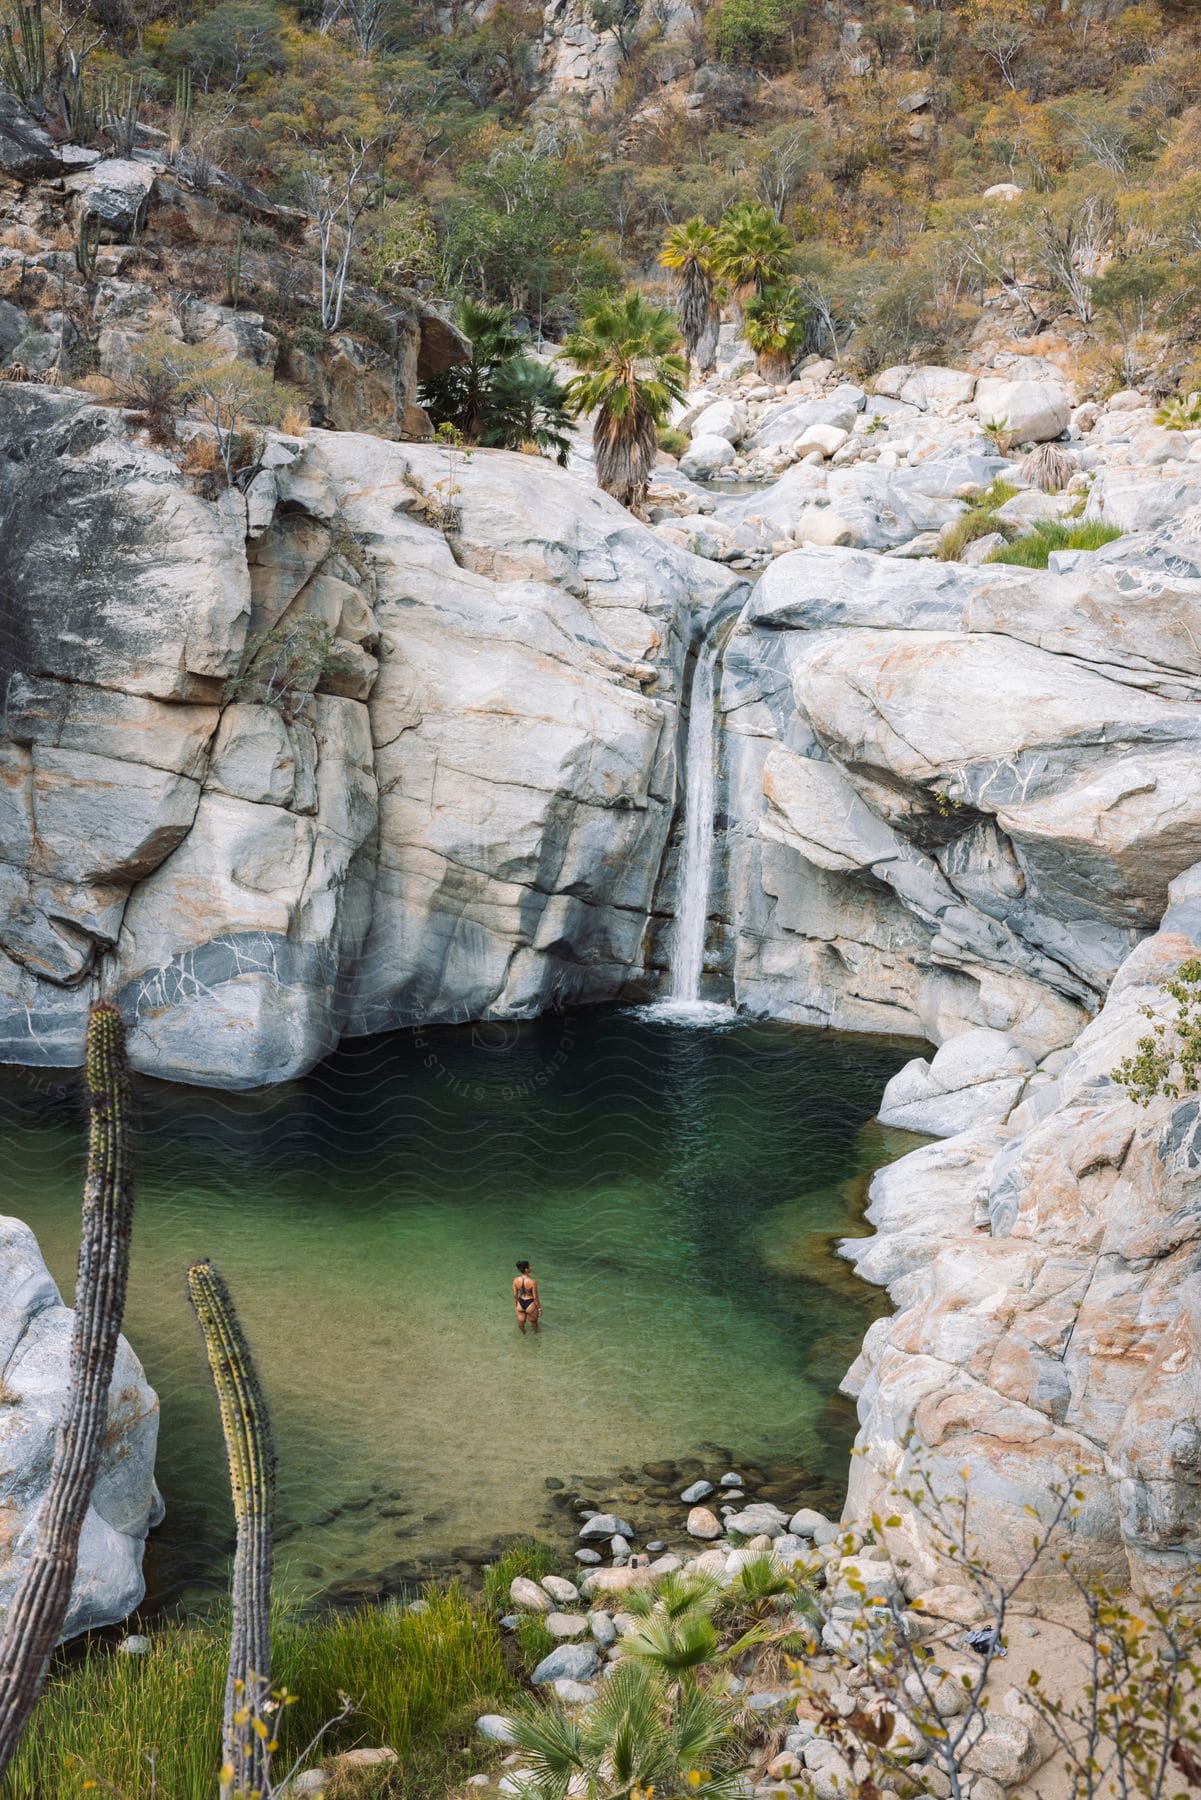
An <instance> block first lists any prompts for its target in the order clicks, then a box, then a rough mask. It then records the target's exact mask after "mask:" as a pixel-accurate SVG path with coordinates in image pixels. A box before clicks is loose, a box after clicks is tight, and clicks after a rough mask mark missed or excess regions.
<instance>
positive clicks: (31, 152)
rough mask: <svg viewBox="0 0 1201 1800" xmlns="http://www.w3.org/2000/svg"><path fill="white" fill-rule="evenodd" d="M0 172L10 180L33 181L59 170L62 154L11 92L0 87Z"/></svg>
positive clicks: (59, 171)
mask: <svg viewBox="0 0 1201 1800" xmlns="http://www.w3.org/2000/svg"><path fill="white" fill-rule="evenodd" d="M0 172H2V173H3V174H5V175H8V176H11V177H12V179H13V180H14V181H22V182H25V181H37V180H39V179H40V178H41V177H42V176H43V175H58V174H60V173H61V172H62V157H61V155H60V153H59V149H58V146H57V145H56V144H55V143H54V141H53V139H52V138H51V137H50V135H49V133H48V132H45V131H43V129H42V127H41V126H40V125H39V124H38V123H37V120H36V119H34V118H32V117H31V116H30V114H29V113H27V112H26V110H25V108H24V107H23V106H22V105H21V103H20V101H19V100H18V99H17V97H16V95H15V94H10V93H9V92H8V91H7V90H6V89H4V88H0Z"/></svg>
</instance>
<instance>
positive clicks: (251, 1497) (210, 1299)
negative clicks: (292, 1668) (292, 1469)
mask: <svg viewBox="0 0 1201 1800" xmlns="http://www.w3.org/2000/svg"><path fill="white" fill-rule="evenodd" d="M188 1294H189V1297H190V1299H191V1302H192V1305H193V1307H194V1308H195V1311H196V1317H197V1319H199V1321H200V1329H201V1331H202V1332H203V1334H204V1347H205V1350H206V1352H207V1354H208V1360H209V1368H210V1369H211V1370H212V1375H213V1385H214V1386H215V1387H216V1390H217V1399H218V1402H219V1404H220V1408H221V1429H222V1431H223V1433H224V1435H225V1451H226V1455H227V1456H228V1458H229V1485H230V1491H231V1493H232V1495H233V1503H234V1518H235V1520H236V1522H237V1545H236V1548H235V1551H234V1572H233V1627H232V1632H231V1637H230V1646H229V1673H228V1676H227V1678H226V1684H225V1717H224V1720H223V1723H222V1764H223V1767H222V1789H221V1791H222V1794H223V1795H225V1794H230V1795H242V1794H256V1793H263V1792H264V1791H265V1790H266V1785H267V1779H268V1773H269V1763H270V1751H269V1748H268V1739H269V1736H270V1733H269V1732H268V1731H267V1729H266V1723H267V1722H266V1720H265V1719H264V1717H263V1709H264V1704H265V1703H266V1702H267V1701H268V1700H269V1699H270V1693H271V1559H272V1522H273V1513H274V1508H275V1454H274V1450H273V1448H272V1443H271V1424H270V1420H269V1418H268V1416H267V1406H266V1402H265V1401H264V1399H263V1394H262V1389H261V1388H260V1386H259V1380H258V1375H257V1373H256V1371H255V1367H254V1361H253V1359H252V1357H251V1354H250V1350H249V1347H248V1346H247V1343H246V1338H245V1335H244V1333H243V1331H242V1327H241V1325H240V1323H239V1321H238V1315H237V1313H236V1312H235V1311H234V1306H233V1301H232V1299H231V1298H230V1293H229V1289H228V1288H227V1286H226V1285H225V1282H224V1280H223V1279H222V1277H221V1275H220V1273H219V1272H218V1271H217V1269H215V1268H214V1267H213V1264H212V1263H211V1262H198V1263H193V1264H192V1266H191V1268H190V1269H189V1270H188Z"/></svg>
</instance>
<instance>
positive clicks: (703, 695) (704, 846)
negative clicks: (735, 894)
mask: <svg viewBox="0 0 1201 1800" xmlns="http://www.w3.org/2000/svg"><path fill="white" fill-rule="evenodd" d="M717 656H718V644H717V641H716V640H715V639H711V640H710V641H709V642H708V643H706V644H702V645H701V648H700V651H699V652H698V654H697V659H696V667H695V670H694V672H693V676H692V697H691V700H690V702H689V712H688V741H687V744H686V746H685V754H684V833H683V835H684V842H683V846H682V849H681V855H680V880H679V889H678V893H679V898H678V901H677V904H676V934H675V943H674V944H673V946H672V953H671V998H672V1000H673V1001H675V1002H677V1003H679V1002H683V1003H684V1004H685V1005H688V1004H691V1003H695V1002H696V1001H699V999H700V997H701V970H702V967H703V965H704V958H705V920H706V918H707V916H708V912H709V883H710V880H711V878H712V871H713V808H714V800H715V793H716V785H717V782H716V778H717V770H716V761H717V758H716V756H715V754H714V751H715V745H714V742H713V678H714V670H715V668H716V664H717Z"/></svg>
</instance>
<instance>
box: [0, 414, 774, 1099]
mask: <svg viewBox="0 0 1201 1800" xmlns="http://www.w3.org/2000/svg"><path fill="white" fill-rule="evenodd" d="M0 436H2V437H3V439H4V441H5V442H6V443H7V444H8V445H9V446H10V449H11V452H12V453H11V454H10V455H9V457H8V458H7V459H6V460H5V461H4V463H3V464H2V465H0V594H2V595H3V603H4V620H5V630H4V634H3V637H2V639H0V693H3V696H4V707H5V710H4V716H3V734H2V736H0V896H2V901H3V904H2V905H0V1055H2V1056H4V1057H5V1058H7V1059H10V1060H18V1061H22V1062H43V1063H50V1064H55V1063H57V1064H63V1063H71V1062H75V1061H77V1060H78V1057H79V1055H80V1050H81V1046H82V1041H83V1021H84V1016H85V1013H86V1008H87V1005H88V1002H89V1000H90V999H91V998H92V997H93V995H94V994H95V993H96V992H98V991H103V992H105V993H107V994H110V995H114V994H115V995H116V996H117V997H118V998H119V999H120V1002H121V1004H122V1006H123V1008H124V1009H125V1011H126V1013H127V1016H128V1017H129V1020H130V1024H131V1043H130V1048H131V1055H132V1058H133V1061H134V1063H135V1066H137V1067H139V1068H141V1069H144V1070H148V1071H150V1072H152V1073H154V1074H157V1075H161V1076H166V1077H170V1078H173V1079H179V1080H185V1081H194V1082H200V1083H205V1084H210V1085H220V1086H231V1087H245V1086H254V1085H258V1084H261V1083H264V1082H269V1081H279V1080H285V1079H288V1078H289V1077H292V1076H295V1075H297V1074H299V1073H301V1072H302V1071H303V1070H305V1069H307V1068H309V1067H311V1066H312V1065H313V1063H314V1062H316V1061H317V1060H318V1059H319V1058H320V1057H321V1056H323V1055H324V1054H325V1053H326V1052H327V1051H329V1050H330V1049H331V1048H332V1047H333V1046H334V1045H335V1044H336V1043H337V1041H338V1039H339V1038H340V1037H341V1036H342V1035H343V1034H344V1033H346V1032H364V1031H374V1030H379V1029H382V1028H385V1027H388V1026H393V1025H400V1024H416V1023H420V1022H423V1021H432V1020H463V1019H469V1018H481V1017H504V1018H512V1017H529V1016H531V1015H533V1014H534V1013H536V1012H538V1011H540V1010H542V1009H543V1008H545V1007H548V1006H551V1005H555V1004H558V1003H562V1002H565V1001H568V1000H589V999H601V998H609V997H612V996H614V995H617V994H621V993H623V992H626V991H629V990H632V989H634V988H636V987H637V986H638V984H639V983H641V982H644V979H645V971H646V965H647V959H648V956H649V954H650V950H649V945H650V938H651V933H650V924H651V918H652V912H653V909H654V907H655V904H656V890H657V887H658V885H659V882H660V874H661V868H662V865H663V861H664V853H665V849H666V846H667V840H668V833H669V830H670V827H671V822H672V816H673V811H674V808H675V805H676V781H677V776H676V737H677V699H678V689H679V671H680V668H681V665H682V662H683V658H684V655H685V652H686V649H687V643H688V639H689V637H690V635H691V634H692V632H693V628H694V624H695V625H696V626H697V628H699V626H700V625H701V624H702V623H703V622H704V620H705V619H706V618H707V617H708V615H709V614H710V613H711V612H712V611H713V610H714V609H716V608H718V607H719V606H721V605H725V604H727V603H729V602H730V601H731V598H732V597H737V596H738V595H740V593H741V592H743V591H744V590H742V589H741V587H740V583H739V580H738V578H737V577H736V576H734V575H732V574H730V573H728V572H726V571H723V570H719V569H716V568H714V567H713V565H711V564H707V563H703V562H700V561H698V560H697V559H695V558H693V557H691V556H690V555H688V554H687V553H685V552H681V551H679V550H677V549H675V548H673V547H671V546H669V545H666V544H664V543H663V542H662V541H661V540H660V539H658V538H657V537H655V536H654V535H653V534H652V533H650V532H649V531H648V530H647V529H646V528H645V527H643V526H641V525H639V524H637V523H636V522H635V521H634V520H632V519H631V518H630V516H629V514H628V513H626V512H625V511H624V510H623V509H622V508H621V507H619V506H618V505H617V504H616V503H615V502H614V501H612V500H610V499H608V498H607V497H606V496H604V495H601V494H599V493H597V492H595V491H594V490H593V489H591V488H589V487H586V486H585V485H584V484H583V483H582V482H580V481H578V480H577V479H575V478H573V477H571V476H568V475H566V474H564V473H563V472H562V471H560V470H558V469H555V468H552V467H551V466H550V465H549V464H547V463H544V462H539V461H536V460H534V459H530V458H525V457H515V456H510V455H507V454H504V453H500V452H492V453H490V452H486V451H484V452H479V453H477V454H476V455H475V456H473V457H472V458H471V459H470V460H469V461H467V462H464V461H463V459H461V458H459V459H457V461H458V466H457V468H453V469H452V465H451V463H450V460H449V459H448V457H447V454H446V452H444V451H443V450H441V449H435V448H433V447H432V446H402V445H399V444H393V443H388V442H385V441H383V440H381V439H377V438H371V437H358V436H354V435H352V434H327V433H313V434H312V435H311V436H309V437H308V438H306V439H304V440H301V439H289V438H286V437H278V438H273V439H272V440H271V441H270V442H269V444H268V446H267V450H266V453H265V457H264V467H263V469H262V470H261V471H260V473H259V474H258V475H256V476H255V478H254V480H253V481H252V483H251V484H250V487H249V490H248V492H247V493H246V494H245V495H243V494H242V493H241V492H239V491H237V490H231V491H229V492H227V493H225V494H223V495H222V496H221V498H220V500H218V501H213V500H209V499H205V498H203V497H201V495H199V494H198V493H197V492H195V491H194V488H193V484H192V483H190V482H189V480H188V479H187V478H186V477H185V476H183V475H182V474H181V473H180V471H179V470H178V468H177V466H176V465H175V464H174V463H173V462H172V461H170V460H169V459H168V458H167V457H165V456H163V455H160V454H159V453H157V452H155V451H153V450H150V449H148V448H146V447H145V446H144V445H143V444H141V443H139V442H137V441H135V439H134V438H133V437H132V436H131V435H130V433H129V432H128V430H127V428H126V427H125V425H124V424H123V422H122V419H121V417H120V415H119V414H117V413H114V412H112V411H107V410H104V409H101V408H97V407H94V406H92V405H90V404H89V403H88V402H87V401H86V399H85V398H84V397H83V396H82V395H78V394H72V393H69V392H66V391H57V392H56V391H53V390H46V389H39V388H30V387H24V386H21V385H19V384H12V383H10V384H7V385H6V386H5V388H4V390H3V393H2V394H0ZM452 488H453V490H454V491H453V492H450V491H449V490H451V489H452ZM431 517H432V518H434V519H435V520H440V521H445V520H446V519H448V518H449V519H450V521H451V523H452V527H453V529H452V532H451V535H450V536H448V535H446V534H445V533H444V531H443V530H442V529H440V528H438V525H437V524H436V523H431V522H430V521H431Z"/></svg>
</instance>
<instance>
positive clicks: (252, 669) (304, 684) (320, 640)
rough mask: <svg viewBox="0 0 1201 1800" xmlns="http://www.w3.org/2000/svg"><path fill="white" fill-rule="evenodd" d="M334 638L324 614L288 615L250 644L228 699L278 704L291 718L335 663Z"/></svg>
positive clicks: (230, 685)
mask: <svg viewBox="0 0 1201 1800" xmlns="http://www.w3.org/2000/svg"><path fill="white" fill-rule="evenodd" d="M331 642H332V634H331V632H330V628H329V626H328V625H327V624H326V622H325V620H324V619H319V618H317V616H316V615H315V614H313V613H302V614H301V616H300V617H299V618H288V617H286V616H285V617H284V618H283V619H281V620H280V621H279V622H278V624H276V625H273V626H272V627H271V629H270V630H269V631H265V632H263V633H261V634H260V635H259V636H258V637H257V638H255V639H253V640H252V641H251V642H250V643H249V644H248V645H247V646H246V649H245V651H244V652H243V655H242V662H241V667H240V668H239V670H238V673H237V674H236V675H234V676H233V677H232V678H231V679H230V680H229V681H228V682H227V683H226V686H225V691H224V694H223V696H222V699H223V700H224V702H225V703H226V704H228V703H229V702H230V701H232V700H248V701H252V702H254V703H255V704H257V705H259V706H273V707H274V708H275V709H276V711H277V712H279V713H282V715H283V717H284V718H285V719H286V720H288V722H289V723H291V721H292V720H293V719H295V718H296V716H297V714H298V713H299V711H300V709H301V707H302V706H303V705H304V703H305V701H306V700H307V699H308V697H309V695H310V694H312V693H314V692H315V690H316V688H317V685H318V683H319V682H320V680H321V677H322V676H323V675H324V674H325V672H326V670H327V669H328V668H329V666H330V660H331V658H330V645H331Z"/></svg>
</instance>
